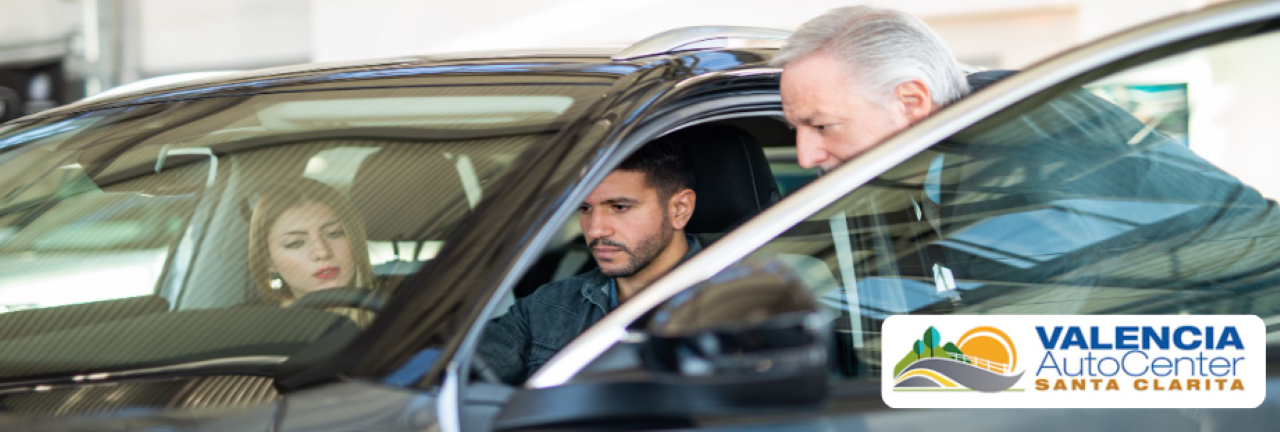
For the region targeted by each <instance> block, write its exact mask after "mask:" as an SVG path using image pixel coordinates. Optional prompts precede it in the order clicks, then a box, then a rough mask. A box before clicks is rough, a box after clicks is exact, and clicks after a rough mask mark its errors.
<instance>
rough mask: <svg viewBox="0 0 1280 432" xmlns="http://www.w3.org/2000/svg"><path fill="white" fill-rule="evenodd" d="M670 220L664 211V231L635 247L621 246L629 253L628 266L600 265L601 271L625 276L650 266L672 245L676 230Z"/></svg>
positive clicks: (609, 274) (610, 274)
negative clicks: (611, 268)
mask: <svg viewBox="0 0 1280 432" xmlns="http://www.w3.org/2000/svg"><path fill="white" fill-rule="evenodd" d="M670 222H671V221H670V218H668V217H667V214H666V212H665V211H664V212H663V215H662V231H661V232H659V233H658V235H656V236H653V237H649V238H647V239H644V240H643V241H641V242H640V244H637V245H636V247H634V248H627V247H621V248H620V249H622V250H623V251H624V252H626V253H627V266H626V267H623V268H620V269H614V270H607V269H605V268H604V266H600V273H603V274H604V275H605V276H608V277H615V278H618V277H621V278H625V277H631V276H634V275H635V274H636V273H639V272H640V271H641V270H644V269H646V268H648V267H649V265H650V264H653V260H654V259H657V258H658V255H661V254H662V252H663V251H665V250H667V246H669V245H671V240H672V237H674V234H675V232H676V230H675V229H674V228H671V223H670ZM597 264H599V263H597Z"/></svg>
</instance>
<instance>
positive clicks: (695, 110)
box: [440, 67, 782, 430]
mask: <svg viewBox="0 0 1280 432" xmlns="http://www.w3.org/2000/svg"><path fill="white" fill-rule="evenodd" d="M780 72H781V71H780V70H778V69H773V68H764V67H748V68H741V69H735V70H732V71H724V72H713V73H708V74H705V75H699V76H696V77H691V78H689V79H686V80H683V81H680V82H679V83H676V84H677V85H676V87H675V88H674V89H676V90H681V91H678V92H675V93H673V94H671V95H669V96H668V97H666V98H664V100H663V101H661V102H658V103H655V106H654V107H653V108H654V109H653V110H652V113H651V114H648V115H640V116H637V123H638V125H637V127H634V128H632V130H630V131H628V132H626V133H621V134H619V135H618V136H617V137H615V138H614V139H613V140H612V141H611V142H609V143H607V145H608V146H610V147H611V148H613V149H614V150H613V151H612V152H611V153H612V154H611V155H610V157H608V158H605V159H603V160H601V161H599V163H597V164H595V165H594V167H593V168H592V169H593V171H594V172H593V173H591V174H588V175H587V176H586V177H584V179H583V181H582V182H581V183H580V184H579V189H578V190H576V191H574V192H573V193H572V194H571V195H570V200H569V201H568V202H578V201H581V200H582V199H584V198H585V197H586V195H587V194H588V193H590V192H591V190H592V189H593V188H594V187H595V185H596V184H598V183H599V182H601V181H603V180H604V177H605V176H607V175H608V174H609V173H610V172H612V170H613V169H614V168H615V167H616V166H617V165H619V164H621V163H622V161H623V160H624V159H626V157H627V156H628V155H630V154H631V153H632V152H634V151H635V150H636V149H638V148H640V147H641V146H642V145H644V144H645V143H647V142H649V141H651V140H653V139H654V138H657V137H659V136H661V135H664V134H667V133H671V132H674V131H676V130H680V129H683V128H687V127H691V126H695V125H699V124H703V123H708V122H714V121H719V120H726V119H731V118H741V117H754V116H766V115H779V114H780V113H781V107H782V101H781V97H780V96H779V95H778V91H777V88H778V80H779V79H780ZM709 89H710V90H709ZM561 210H562V211H561V213H563V214H559V215H557V216H558V217H557V218H556V219H553V220H552V221H550V222H548V223H547V224H545V225H544V227H543V233H542V234H546V235H553V234H555V233H556V232H558V231H559V229H560V227H561V226H563V225H564V224H565V223H568V222H569V221H570V217H572V214H573V211H574V210H576V206H565V207H564V208H563V209H561ZM535 246H537V247H530V248H529V249H527V250H526V254H525V255H524V256H523V257H521V259H525V260H528V261H529V262H532V261H533V260H536V259H537V258H538V256H539V255H540V254H541V253H542V249H543V247H545V244H541V245H535ZM512 275H514V276H515V277H512V278H510V279H509V280H507V281H505V283H504V284H503V285H502V286H501V287H499V289H498V291H497V293H496V295H493V296H491V297H490V300H489V302H490V303H489V304H488V305H487V307H486V314H484V315H482V316H490V315H491V314H492V310H495V309H496V307H497V305H498V304H499V302H500V301H501V299H502V297H503V294H504V293H506V292H509V291H510V290H512V289H514V285H515V282H517V281H518V280H519V277H518V276H519V275H520V273H518V272H513V273H512ZM482 324H483V322H477V323H476V325H474V326H473V327H472V328H471V330H470V331H469V332H468V335H467V337H466V339H465V340H464V342H463V343H462V345H461V348H460V349H459V351H458V352H457V353H456V354H455V356H454V359H453V360H454V364H456V368H454V369H451V371H450V374H449V375H450V376H449V378H448V379H447V381H452V382H453V384H446V386H445V389H444V390H443V391H448V392H456V394H457V396H456V397H457V398H458V399H457V402H454V401H447V400H446V398H445V397H442V398H441V400H442V402H443V403H442V404H441V408H440V409H441V415H442V416H443V415H445V413H444V410H446V409H451V408H448V407H447V405H450V404H456V410H457V412H459V417H463V416H464V414H463V413H462V411H463V410H467V409H469V408H468V407H467V405H468V404H481V405H490V406H500V405H501V404H502V403H503V402H505V400H506V399H507V398H509V397H510V395H512V394H514V391H515V390H516V389H514V388H511V387H506V386H505V385H496V384H493V383H481V382H477V383H472V382H471V379H470V378H471V377H470V374H467V373H460V372H462V371H467V370H469V368H470V365H471V362H473V361H475V357H474V354H475V348H476V346H477V345H478V344H479V340H480V336H481V334H482V332H483V328H484V326H483V325H482ZM477 387H479V388H481V389H482V390H480V391H479V393H480V394H478V395H472V394H471V393H470V389H472V388H477ZM504 387H505V388H506V390H503V388H504ZM464 393H466V394H464ZM458 430H469V429H464V428H459V429H458Z"/></svg>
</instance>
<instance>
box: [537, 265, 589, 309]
mask: <svg viewBox="0 0 1280 432" xmlns="http://www.w3.org/2000/svg"><path fill="white" fill-rule="evenodd" d="M608 280H609V279H608V278H606V277H605V276H604V274H602V273H600V270H599V269H594V270H591V271H589V272H586V273H582V274H579V275H577V276H573V277H570V278H565V279H561V280H558V281H555V282H548V283H546V284H544V285H542V286H540V287H538V289H536V290H534V291H533V293H532V294H529V296H528V297H527V298H528V299H530V300H535V301H554V300H563V299H565V298H566V297H570V298H572V297H581V296H582V294H581V293H582V287H583V286H586V285H599V284H603V283H605V282H607V281H608Z"/></svg>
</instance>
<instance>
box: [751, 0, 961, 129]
mask: <svg viewBox="0 0 1280 432" xmlns="http://www.w3.org/2000/svg"><path fill="white" fill-rule="evenodd" d="M818 52H825V53H827V54H829V55H831V56H832V57H833V58H834V59H836V61H838V62H840V63H841V64H843V65H844V66H845V71H846V72H848V73H849V74H850V76H851V77H856V78H857V79H860V80H861V83H862V84H864V85H867V86H869V87H870V89H871V92H874V93H878V94H869V95H867V96H869V97H872V99H875V100H884V98H887V97H888V95H889V94H891V93H890V92H892V91H893V89H894V87H897V85H898V84H901V83H904V82H907V81H910V80H916V79H918V80H920V81H922V82H924V84H925V85H926V86H928V87H929V94H930V95H931V97H932V98H933V103H934V104H935V105H938V106H943V105H946V104H949V103H951V102H955V101H956V100H958V99H960V98H961V97H964V95H966V94H968V93H969V84H968V81H967V80H966V79H965V74H964V72H963V71H962V70H961V68H960V63H959V62H957V61H956V59H955V56H954V55H952V54H951V50H950V49H948V48H947V46H946V44H944V43H942V38H940V37H938V34H937V33H934V32H933V30H932V29H930V28H929V26H927V25H925V24H924V23H923V22H921V21H920V20H919V19H916V18H915V17H913V16H911V15H908V14H906V13H904V12H900V11H896V10H892V9H880V8H874V7H869V6H849V7H842V8H837V9H832V10H830V11H828V12H827V13H824V14H822V15H821V16H818V17H817V18H814V19H811V20H809V21H808V22H806V23H804V25H801V26H800V28H799V29H798V30H796V32H795V33H794V34H792V35H791V37H789V38H787V42H786V44H785V45H784V46H783V47H782V49H781V50H779V51H778V54H777V55H776V56H774V58H773V61H772V64H773V65H774V66H775V67H784V68H785V67H786V65H787V64H788V63H791V62H794V61H797V60H800V59H803V58H805V57H808V56H810V55H813V54H815V53H818Z"/></svg>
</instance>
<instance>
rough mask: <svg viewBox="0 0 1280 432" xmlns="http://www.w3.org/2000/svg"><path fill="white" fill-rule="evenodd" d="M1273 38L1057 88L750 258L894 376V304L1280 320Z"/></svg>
mask: <svg viewBox="0 0 1280 432" xmlns="http://www.w3.org/2000/svg"><path fill="white" fill-rule="evenodd" d="M1278 44H1280V38H1277V37H1276V36H1263V37H1258V38H1253V39H1249V40H1242V41H1237V42H1232V43H1228V44H1224V45H1220V46H1215V47H1212V48H1207V49H1203V50H1200V51H1197V52H1193V53H1190V54H1185V55H1181V56H1178V57H1176V58H1172V59H1169V60H1165V61H1162V62H1160V63H1155V64H1148V65H1146V66H1142V67H1140V68H1136V69H1132V70H1128V71H1125V72H1123V73H1120V74H1117V75H1115V76H1112V77H1109V78H1107V79H1104V80H1100V81H1099V82H1096V83H1092V84H1090V85H1088V86H1086V88H1072V89H1060V90H1058V92H1057V93H1054V94H1049V95H1046V96H1049V97H1047V98H1045V99H1042V102H1034V103H1033V102H1028V103H1027V104H1023V105H1021V106H1016V107H1014V108H1012V109H1010V110H1007V111H1006V112H1003V113H1000V114H998V115H995V116H992V117H990V118H988V119H986V120H984V121H982V122H981V123H979V124H977V125H974V126H972V127H970V128H968V129H967V130H965V131H963V132H961V133H959V134H956V135H954V136H952V137H951V138H949V139H947V140H945V141H943V142H940V143H937V144H936V145H934V146H933V147H932V148H930V149H929V150H927V151H925V152H923V153H920V154H918V155H916V156H914V157H913V158H911V159H909V160H908V161H906V162H904V163H902V164H900V165H898V166H896V167H894V168H892V169H890V170H889V171H888V172H886V173H885V174H883V175H881V176H879V177H877V178H875V179H874V180H872V181H871V182H869V183H868V184H866V185H865V186H863V187H861V188H858V189H856V190H854V191H853V192H852V193H850V194H848V195H847V196H845V197H844V198H843V199H841V200H839V201H837V202H836V203H835V204H833V205H831V206H830V207H828V208H826V209H824V210H822V211H820V212H818V213H817V214H815V215H813V216H812V217H810V218H809V220H807V221H806V222H803V223H801V224H799V225H798V226H796V227H793V228H792V229H790V230H789V231H788V232H786V233H785V234H783V235H782V236H780V237H778V238H776V239H774V240H772V241H771V242H770V243H768V244H767V245H766V246H764V247H763V248H761V249H760V250H757V251H755V252H754V253H753V254H752V255H751V256H752V257H756V258H765V259H773V260H779V261H783V262H787V263H790V264H791V265H792V266H793V267H794V268H796V269H797V270H799V271H800V272H801V273H802V274H803V275H805V276H806V277H807V278H808V280H809V282H810V284H811V285H812V287H813V289H814V291H815V293H816V294H817V295H818V296H819V298H820V300H821V302H822V304H823V305H825V306H826V308H827V311H828V312H829V314H830V316H829V318H830V319H831V322H832V326H833V328H834V330H835V331H836V333H837V335H838V337H837V341H838V344H839V352H838V356H837V357H838V359H839V365H838V366H839V367H838V369H839V374H840V375H841V376H845V377H876V376H879V375H878V374H879V365H878V361H879V358H880V355H879V354H880V353H879V349H878V345H879V342H878V338H879V329H880V325H881V323H882V322H883V321H884V319H885V318H886V317H888V316H890V315H894V314H1255V315H1259V316H1261V317H1263V318H1264V320H1266V321H1267V322H1273V321H1275V319H1276V318H1277V316H1280V313H1278V311H1280V254H1277V251H1280V209H1277V206H1276V203H1275V201H1274V200H1273V198H1274V197H1275V196H1277V194H1278V193H1280V174H1277V170H1275V168H1274V160H1275V159H1276V158H1275V157H1272V153H1274V152H1276V151H1278V150H1276V149H1277V148H1280V147H1278V146H1277V145H1276V143H1275V141H1276V139H1275V136H1274V134H1272V133H1271V128H1269V127H1268V125H1270V124H1271V123H1273V120H1272V119H1270V117H1271V116H1270V114H1271V113H1272V112H1274V110H1273V109H1271V107H1270V106H1269V105H1270V103H1271V102H1272V101H1274V100H1275V99H1276V98H1277V97H1280V91H1277V89H1276V86H1275V84H1274V79H1273V76H1274V74H1275V73H1276V72H1277V71H1280V68H1278V67H1277V66H1280V64H1277V62H1276V61H1275V60H1272V59H1266V58H1261V57H1259V56H1257V55H1256V53H1258V52H1271V51H1274V50H1275V49H1277V48H1280V46H1277V45H1278Z"/></svg>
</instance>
